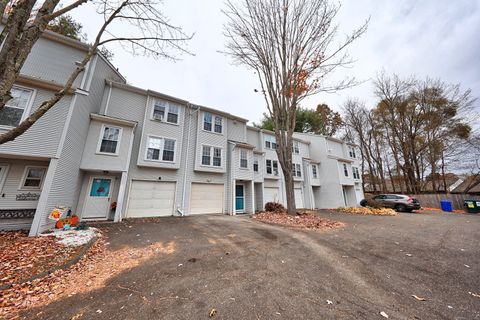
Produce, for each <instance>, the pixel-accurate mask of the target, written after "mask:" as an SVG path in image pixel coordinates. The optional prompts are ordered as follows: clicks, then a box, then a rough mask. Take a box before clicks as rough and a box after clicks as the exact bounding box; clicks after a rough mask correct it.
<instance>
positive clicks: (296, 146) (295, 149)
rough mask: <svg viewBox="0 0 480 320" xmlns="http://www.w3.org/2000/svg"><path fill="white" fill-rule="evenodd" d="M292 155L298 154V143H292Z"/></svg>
mask: <svg viewBox="0 0 480 320" xmlns="http://www.w3.org/2000/svg"><path fill="white" fill-rule="evenodd" d="M293 153H295V154H299V153H300V146H299V143H298V141H295V140H294V141H293Z"/></svg>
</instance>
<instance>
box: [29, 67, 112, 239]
mask: <svg viewBox="0 0 480 320" xmlns="http://www.w3.org/2000/svg"><path fill="white" fill-rule="evenodd" d="M110 77H117V74H116V73H115V71H114V70H112V69H111V68H110V66H109V65H108V64H107V63H105V62H104V61H103V60H102V59H98V60H97V63H96V67H95V72H94V74H93V79H92V84H91V87H90V89H91V90H90V92H89V95H88V96H83V95H78V94H77V95H76V101H75V104H74V105H73V111H72V114H71V119H70V122H69V125H68V128H67V132H66V137H65V143H64V144H63V148H62V150H60V152H59V153H60V156H59V160H58V165H57V168H56V170H55V172H54V177H53V181H52V185H51V190H50V194H49V195H48V199H47V202H46V207H45V211H44V212H41V213H40V214H41V215H42V218H41V220H40V232H41V231H43V230H45V229H48V228H49V227H51V226H52V224H53V223H52V222H51V221H50V220H48V219H47V217H48V213H49V212H50V211H51V210H52V208H53V207H55V206H56V205H65V206H69V207H72V210H73V211H74V212H75V211H76V206H77V203H78V197H79V194H80V189H81V185H82V182H83V176H84V173H83V172H82V171H80V164H81V160H82V155H83V149H84V146H85V140H86V138H87V135H88V128H89V126H90V113H97V112H98V109H99V108H100V103H101V101H102V97H103V91H104V88H105V78H110ZM36 214H39V212H38V211H37V213H36Z"/></svg>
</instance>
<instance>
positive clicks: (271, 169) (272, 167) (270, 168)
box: [266, 160, 278, 176]
mask: <svg viewBox="0 0 480 320" xmlns="http://www.w3.org/2000/svg"><path fill="white" fill-rule="evenodd" d="M266 168H267V174H274V175H276V176H278V162H277V160H267V161H266Z"/></svg>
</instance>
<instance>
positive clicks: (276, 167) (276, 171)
mask: <svg viewBox="0 0 480 320" xmlns="http://www.w3.org/2000/svg"><path fill="white" fill-rule="evenodd" d="M272 165H273V174H274V175H276V176H278V162H277V160H273V161H272Z"/></svg>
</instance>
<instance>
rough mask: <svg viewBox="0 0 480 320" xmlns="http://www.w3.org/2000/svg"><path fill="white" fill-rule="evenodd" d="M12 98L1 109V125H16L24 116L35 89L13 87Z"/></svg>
mask: <svg viewBox="0 0 480 320" xmlns="http://www.w3.org/2000/svg"><path fill="white" fill-rule="evenodd" d="M10 94H11V95H12V99H10V100H8V101H7V103H6V104H5V106H4V107H3V108H2V109H1V110H0V126H6V127H16V126H17V125H18V124H19V123H20V122H21V121H22V120H23V118H24V115H25V111H26V110H27V107H28V105H29V103H30V99H31V97H32V95H33V90H29V89H23V88H19V87H12V89H11V90H10Z"/></svg>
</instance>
